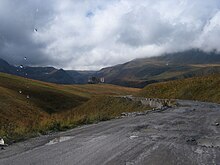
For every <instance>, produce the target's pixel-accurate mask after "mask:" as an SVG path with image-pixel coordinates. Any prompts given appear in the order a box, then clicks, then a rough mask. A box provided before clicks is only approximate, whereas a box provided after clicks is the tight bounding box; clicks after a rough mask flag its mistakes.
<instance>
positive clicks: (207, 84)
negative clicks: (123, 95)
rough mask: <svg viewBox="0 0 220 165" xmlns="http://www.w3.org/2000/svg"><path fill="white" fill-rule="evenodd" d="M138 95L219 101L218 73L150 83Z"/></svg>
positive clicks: (219, 80)
mask: <svg viewBox="0 0 220 165" xmlns="http://www.w3.org/2000/svg"><path fill="white" fill-rule="evenodd" d="M139 96H143V97H149V98H166V99H169V98H170V99H187V100H200V101H207V102H216V103H220V74H214V75H209V76H201V77H194V78H188V79H184V80H175V81H168V82H163V83H157V84H151V85H148V86H146V87H145V88H144V89H142V91H141V92H140V93H139Z"/></svg>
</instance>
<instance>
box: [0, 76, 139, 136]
mask: <svg viewBox="0 0 220 165" xmlns="http://www.w3.org/2000/svg"><path fill="white" fill-rule="evenodd" d="M139 91H140V89H135V88H125V87H120V86H115V85H108V84H97V85H57V84H51V83H45V82H40V81H35V80H30V79H25V78H21V77H17V76H13V75H8V74H3V73H0V136H4V137H5V138H7V139H16V138H23V137H27V135H28V136H30V135H33V134H34V135H36V133H39V132H40V133H45V132H47V131H49V130H57V129H58V130H59V129H63V128H70V127H73V126H77V125H79V124H84V123H91V122H93V121H94V122H95V121H98V120H103V119H104V118H106V119H107V118H108V119H109V118H112V117H114V116H116V115H118V114H120V112H121V111H130V110H129V108H130V107H132V106H134V105H133V103H125V104H124V103H122V102H121V101H120V99H119V98H114V97H113V96H118V95H128V94H135V93H137V92H139ZM103 106H105V108H103ZM138 108H140V109H141V108H142V107H141V106H140V107H138ZM138 108H137V109H138ZM137 109H134V110H137ZM88 121H89V122H88Z"/></svg>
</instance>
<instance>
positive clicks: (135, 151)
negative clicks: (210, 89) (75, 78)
mask: <svg viewBox="0 0 220 165" xmlns="http://www.w3.org/2000/svg"><path fill="white" fill-rule="evenodd" d="M179 102H180V104H181V106H180V107H178V108H171V109H167V110H165V111H163V112H151V113H149V114H147V115H145V116H138V117H127V118H123V119H115V120H111V121H107V122H101V123H99V124H93V125H88V126H83V127H80V128H76V129H73V130H70V131H67V132H62V133H55V134H53V135H47V136H41V137H38V138H34V139H30V140H28V141H26V142H22V143H17V144H14V145H12V146H9V147H8V148H6V150H0V164H1V165H4V164H8V165H9V164H10V165H12V164H15V165H24V164H25V165H27V164H39V165H43V164H45V165H54V164H60V165H64V164H70V165H72V164H76V165H84V164H85V165H87V164H89V165H96V164H97V165H102V164H109V165H113V164H127V165H132V164H147V165H150V164H154V165H157V164H158V165H160V164H161V165H177V164H181V165H182V164H186V165H193V164H199V165H201V164H204V165H208V164H210V165H211V164H220V126H219V124H218V123H220V105H218V104H211V103H201V102H192V101H179Z"/></svg>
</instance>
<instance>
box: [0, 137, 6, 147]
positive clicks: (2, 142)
mask: <svg viewBox="0 0 220 165" xmlns="http://www.w3.org/2000/svg"><path fill="white" fill-rule="evenodd" d="M4 145H5V142H4V139H2V138H1V140H0V146H4Z"/></svg>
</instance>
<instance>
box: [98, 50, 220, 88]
mask: <svg viewBox="0 0 220 165" xmlns="http://www.w3.org/2000/svg"><path fill="white" fill-rule="evenodd" d="M213 73H220V54H218V53H216V52H211V53H206V52H203V51H200V50H189V51H185V52H180V53H172V54H164V55H162V56H158V57H150V58H143V59H136V60H133V61H130V62H127V63H124V64H121V65H116V66H113V67H108V68H104V69H101V70H100V71H98V72H97V75H98V76H101V77H105V80H106V82H107V83H112V84H117V85H123V86H132V87H144V86H146V85H147V84H151V83H155V82H162V81H167V80H175V79H182V78H187V77H194V76H200V75H208V74H213Z"/></svg>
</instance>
